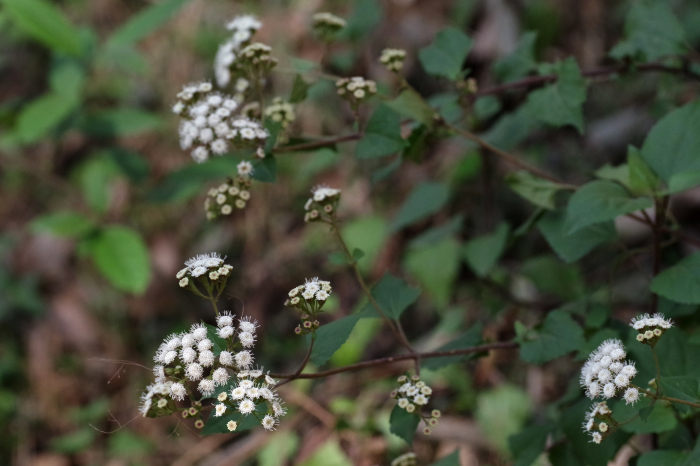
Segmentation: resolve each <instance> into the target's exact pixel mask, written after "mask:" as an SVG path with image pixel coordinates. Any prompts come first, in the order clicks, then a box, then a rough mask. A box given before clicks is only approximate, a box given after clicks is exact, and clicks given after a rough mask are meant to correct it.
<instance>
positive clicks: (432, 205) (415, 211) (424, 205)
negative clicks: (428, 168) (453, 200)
mask: <svg viewBox="0 0 700 466" xmlns="http://www.w3.org/2000/svg"><path fill="white" fill-rule="evenodd" d="M449 197H450V191H449V189H448V187H447V186H446V185H444V184H442V183H433V182H423V183H421V184H419V185H418V186H416V187H415V188H413V191H411V194H409V195H408V199H406V201H405V202H404V203H403V205H402V206H401V209H400V210H399V213H398V214H397V215H396V218H394V222H393V223H392V225H391V231H393V232H396V231H399V230H401V229H402V228H404V227H407V226H409V225H411V224H413V223H415V222H417V221H419V220H423V219H424V218H426V217H428V216H430V215H433V214H434V213H436V212H438V211H439V210H440V209H442V208H443V207H444V206H445V204H447V201H448V200H449Z"/></svg>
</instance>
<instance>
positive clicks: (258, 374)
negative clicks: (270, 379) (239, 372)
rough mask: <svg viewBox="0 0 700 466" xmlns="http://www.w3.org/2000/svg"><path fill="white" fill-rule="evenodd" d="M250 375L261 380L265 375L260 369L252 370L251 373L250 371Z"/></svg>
mask: <svg viewBox="0 0 700 466" xmlns="http://www.w3.org/2000/svg"><path fill="white" fill-rule="evenodd" d="M248 373H249V374H250V376H251V377H252V378H254V379H257V378H260V377H262V375H263V371H261V370H260V369H255V370H251V371H248Z"/></svg>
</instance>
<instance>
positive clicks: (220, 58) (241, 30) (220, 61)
mask: <svg viewBox="0 0 700 466" xmlns="http://www.w3.org/2000/svg"><path fill="white" fill-rule="evenodd" d="M261 27H262V23H261V22H260V21H258V19H257V18H255V17H254V16H249V15H246V16H237V17H236V18H234V19H233V20H232V21H230V22H229V23H228V24H227V25H226V29H228V30H230V31H232V32H233V35H232V36H231V38H230V39H228V40H227V41H226V42H224V43H223V44H221V45H220V46H219V50H218V51H217V52H216V58H215V59H214V74H215V76H216V82H217V84H218V85H219V87H225V86H227V85H228V83H230V82H231V77H232V76H231V66H232V65H233V63H234V62H235V61H236V53H238V51H239V50H240V49H241V48H242V47H245V46H246V45H248V44H249V43H250V40H251V39H252V38H253V35H254V34H255V33H256V32H257V31H258V29H260V28H261ZM243 81H245V84H243V83H242V82H241V80H240V79H239V80H238V81H237V82H236V91H237V92H239V93H241V94H242V93H244V92H245V91H246V89H247V87H248V82H247V81H246V80H245V79H244V80H243ZM239 84H240V86H239ZM239 87H241V89H239Z"/></svg>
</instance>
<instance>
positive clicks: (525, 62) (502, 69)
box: [493, 32, 537, 83]
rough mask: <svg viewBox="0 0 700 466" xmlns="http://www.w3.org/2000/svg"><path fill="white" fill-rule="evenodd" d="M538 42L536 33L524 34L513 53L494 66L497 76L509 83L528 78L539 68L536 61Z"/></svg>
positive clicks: (499, 60)
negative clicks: (536, 44) (536, 45)
mask: <svg viewBox="0 0 700 466" xmlns="http://www.w3.org/2000/svg"><path fill="white" fill-rule="evenodd" d="M536 41H537V33H536V32H526V33H525V34H523V35H522V37H521V38H520V41H519V42H518V46H517V47H516V49H515V50H514V51H513V53H511V54H510V55H508V56H505V57H503V58H500V59H498V60H497V61H496V62H495V63H494V64H493V71H494V73H496V76H498V78H499V79H500V80H501V81H503V82H506V83H507V82H510V81H515V80H516V79H520V78H522V77H524V76H527V75H528V74H529V73H530V72H532V71H534V70H535V69H536V67H537V62H536V61H535V42H536Z"/></svg>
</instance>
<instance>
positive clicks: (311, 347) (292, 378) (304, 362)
mask: <svg viewBox="0 0 700 466" xmlns="http://www.w3.org/2000/svg"><path fill="white" fill-rule="evenodd" d="M315 341H316V339H315V338H314V339H311V344H310V345H309V352H308V353H306V357H305V358H304V361H303V362H302V363H301V365H300V366H299V369H297V370H296V372H295V373H294V374H292V377H290V378H288V379H287V380H284V381H282V382H280V383H278V384H276V385H275V387H281V386H282V385H284V384H286V383H289V382H291V381H292V380H294V379H298V378H299V376H300V375H301V372H302V371H303V370H304V368H305V367H306V365H307V364H308V363H309V359H311V352H312V351H313V349H314V342H315Z"/></svg>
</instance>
